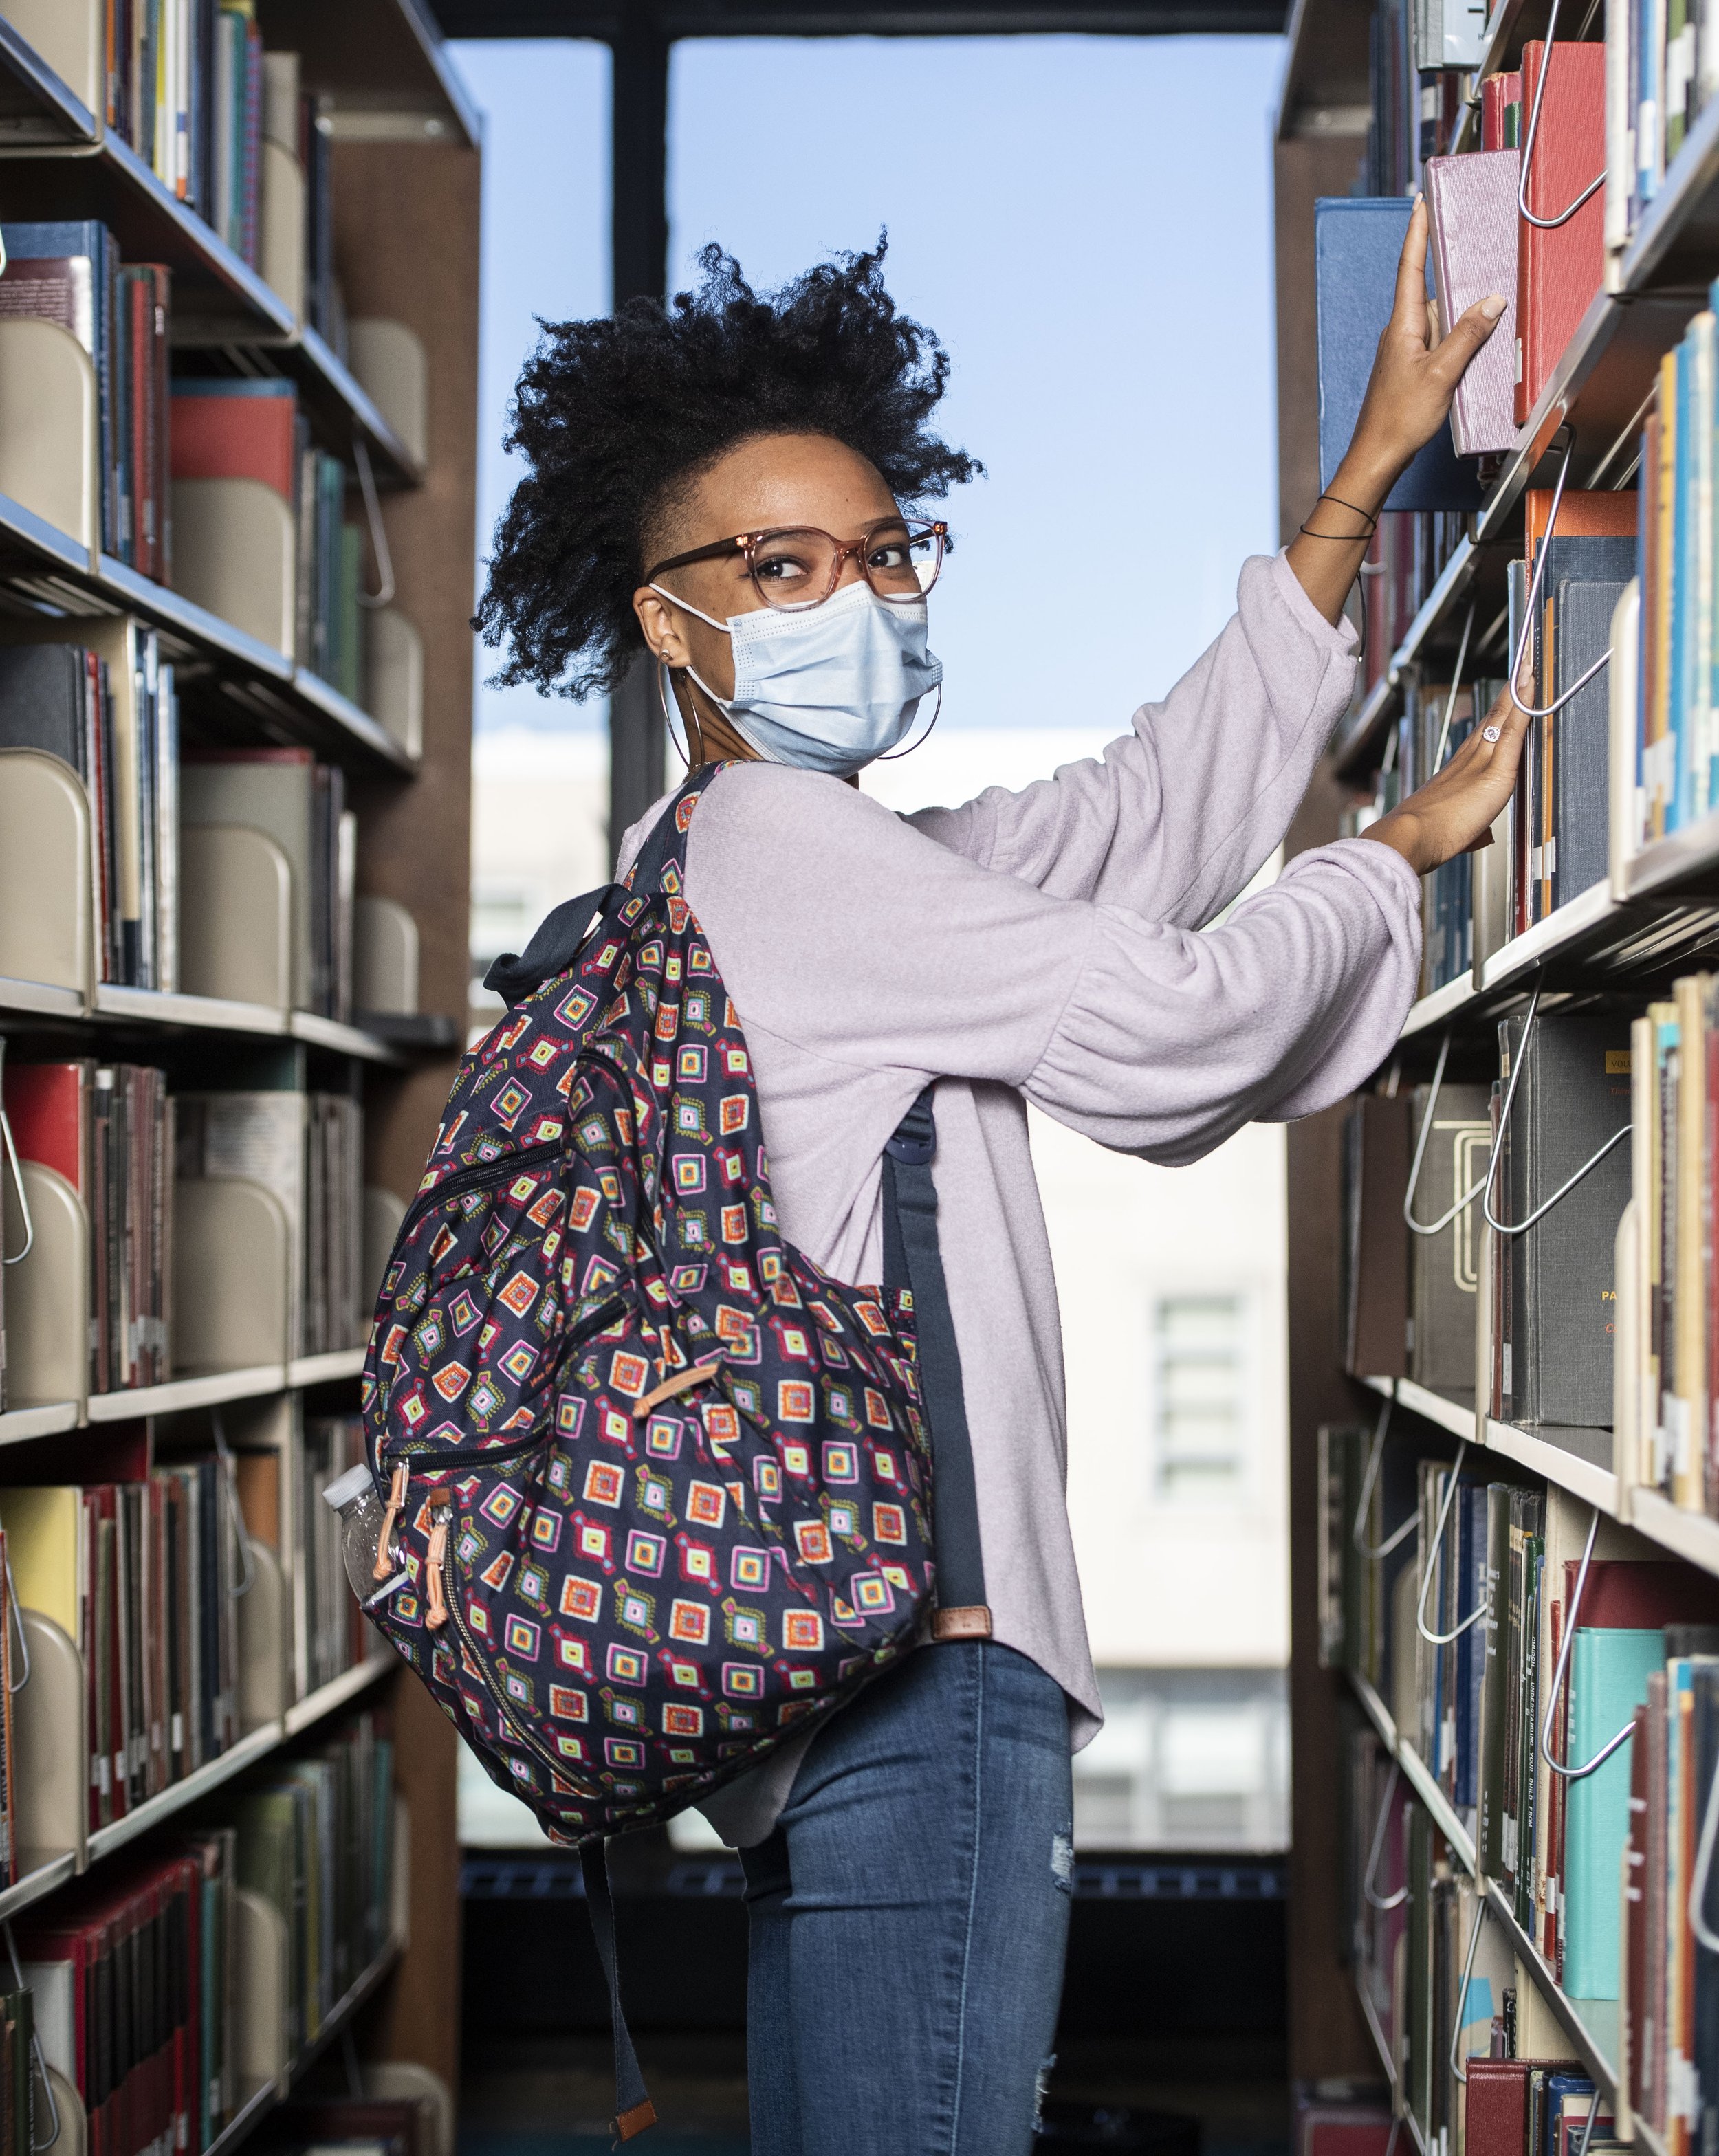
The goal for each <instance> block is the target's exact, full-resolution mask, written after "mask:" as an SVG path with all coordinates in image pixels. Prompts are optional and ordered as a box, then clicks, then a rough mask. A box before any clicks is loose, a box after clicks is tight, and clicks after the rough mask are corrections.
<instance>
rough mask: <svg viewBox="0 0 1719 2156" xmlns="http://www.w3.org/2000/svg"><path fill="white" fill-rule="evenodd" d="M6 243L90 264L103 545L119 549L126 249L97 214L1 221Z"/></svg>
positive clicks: (32, 253)
mask: <svg viewBox="0 0 1719 2156" xmlns="http://www.w3.org/2000/svg"><path fill="white" fill-rule="evenodd" d="M0 245H3V246H4V248H5V250H6V259H7V261H8V263H13V262H46V261H55V260H59V261H75V260H77V259H78V258H79V257H80V256H82V257H83V258H84V259H86V260H87V261H88V262H89V264H90V288H91V291H90V300H91V310H92V311H93V313H94V316H95V344H94V349H93V350H92V351H91V352H90V358H91V359H92V360H93V361H94V362H95V389H96V404H97V423H98V425H99V427H100V465H101V482H102V484H101V535H102V545H103V546H104V547H106V548H107V549H108V551H109V552H112V551H113V548H114V543H115V535H116V534H117V532H118V531H119V528H120V486H121V475H120V467H119V435H118V430H117V429H116V428H115V423H114V356H113V338H112V336H111V335H110V330H111V326H112V323H113V318H114V279H115V277H116V276H117V275H118V274H119V267H120V250H119V249H118V247H117V246H116V245H115V243H114V237H113V234H111V233H110V231H109V230H108V228H107V227H106V226H105V224H103V223H100V221H99V220H98V219H96V218H79V219H75V220H71V219H66V220H57V221H53V222H43V223H28V224H16V223H4V224H0Z"/></svg>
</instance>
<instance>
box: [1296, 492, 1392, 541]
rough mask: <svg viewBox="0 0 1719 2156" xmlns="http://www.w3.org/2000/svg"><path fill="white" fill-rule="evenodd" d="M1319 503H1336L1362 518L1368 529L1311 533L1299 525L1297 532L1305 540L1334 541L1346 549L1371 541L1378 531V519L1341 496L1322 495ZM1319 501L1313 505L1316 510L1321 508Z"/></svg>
mask: <svg viewBox="0 0 1719 2156" xmlns="http://www.w3.org/2000/svg"><path fill="white" fill-rule="evenodd" d="M1319 501H1334V502H1335V503H1336V504H1337V507H1338V508H1339V509H1347V511H1348V512H1349V514H1350V515H1351V516H1358V517H1360V518H1361V519H1362V521H1364V522H1365V524H1366V526H1367V529H1366V530H1365V531H1308V529H1307V527H1306V525H1305V524H1300V525H1297V526H1296V530H1297V531H1300V532H1301V534H1302V536H1304V537H1305V538H1308V539H1333V540H1336V541H1337V542H1339V544H1341V545H1343V546H1346V547H1358V546H1360V545H1361V544H1362V542H1363V541H1366V540H1368V539H1371V538H1372V536H1373V533H1374V532H1375V531H1378V517H1376V516H1369V515H1368V512H1367V511H1366V510H1364V509H1357V507H1356V506H1355V504H1354V503H1353V502H1352V501H1345V500H1343V497H1342V495H1340V494H1321V495H1320V497H1319ZM1319 501H1316V502H1315V503H1314V505H1313V506H1314V507H1315V508H1316V509H1317V508H1318V506H1319Z"/></svg>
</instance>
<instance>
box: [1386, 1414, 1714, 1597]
mask: <svg viewBox="0 0 1719 2156" xmlns="http://www.w3.org/2000/svg"><path fill="white" fill-rule="evenodd" d="M1359 1382H1360V1383H1362V1384H1363V1385H1365V1386H1366V1387H1367V1388H1368V1390H1369V1391H1370V1392H1373V1393H1377V1394H1379V1395H1380V1396H1381V1397H1382V1398H1385V1399H1388V1398H1390V1397H1391V1396H1392V1395H1393V1394H1394V1395H1395V1398H1396V1402H1397V1404H1398V1407H1399V1408H1404V1409H1408V1410H1409V1412H1410V1413H1411V1414H1418V1415H1420V1416H1422V1417H1423V1418H1424V1419H1425V1420H1427V1421H1429V1422H1432V1423H1436V1424H1438V1426H1439V1429H1441V1430H1448V1431H1449V1432H1450V1435H1452V1436H1453V1437H1460V1438H1465V1439H1466V1440H1468V1442H1469V1443H1470V1445H1476V1446H1479V1447H1481V1448H1483V1449H1484V1450H1486V1451H1489V1452H1496V1453H1497V1454H1498V1455H1500V1456H1501V1458H1503V1459H1506V1460H1514V1461H1515V1462H1516V1465H1517V1466H1520V1467H1526V1468H1527V1470H1528V1471H1529V1472H1530V1473H1531V1474H1534V1475H1539V1476H1544V1478H1545V1479H1546V1481H1548V1482H1553V1483H1556V1484H1557V1486H1558V1488H1559V1489H1561V1490H1568V1491H1569V1493H1570V1495H1571V1496H1573V1497H1579V1498H1580V1499H1581V1500H1582V1501H1583V1503H1584V1504H1588V1505H1592V1506H1593V1507H1595V1508H1596V1509H1597V1510H1598V1511H1599V1512H1604V1513H1605V1514H1606V1515H1607V1517H1609V1518H1610V1519H1614V1520H1617V1521H1619V1522H1620V1523H1621V1524H1622V1525H1623V1526H1624V1527H1633V1528H1634V1530H1635V1532H1637V1533H1638V1534H1639V1535H1645V1537H1647V1539H1648V1540H1649V1541H1650V1542H1653V1543H1658V1544H1659V1546H1660V1548H1662V1549H1666V1550H1670V1552H1671V1553H1672V1554H1673V1555H1674V1556H1675V1557H1681V1558H1683V1560H1684V1561H1685V1563H1688V1564H1692V1565H1695V1566H1696V1567H1698V1568H1700V1569H1701V1571H1702V1572H1710V1573H1714V1574H1715V1575H1716V1576H1719V1520H1715V1519H1711V1518H1710V1517H1708V1516H1707V1514H1706V1513H1705V1512H1688V1511H1686V1510H1685V1509H1684V1507H1681V1506H1680V1505H1674V1504H1672V1503H1671V1501H1670V1499H1669V1498H1667V1497H1665V1496H1662V1495H1661V1494H1660V1491H1657V1490H1650V1489H1648V1488H1646V1487H1645V1486H1643V1485H1641V1484H1639V1483H1631V1484H1628V1485H1625V1484H1623V1483H1621V1482H1620V1481H1619V1478H1618V1476H1617V1475H1616V1473H1615V1472H1614V1470H1613V1469H1612V1468H1611V1467H1609V1466H1605V1465H1604V1464H1602V1462H1601V1461H1600V1460H1597V1459H1592V1458H1588V1457H1584V1455H1583V1453H1582V1452H1581V1451H1578V1450H1574V1449H1573V1448H1574V1446H1576V1445H1585V1446H1586V1447H1588V1450H1590V1451H1592V1452H1597V1453H1602V1454H1609V1451H1610V1450H1611V1446H1612V1433H1611V1432H1610V1431H1609V1430H1566V1431H1562V1432H1561V1433H1559V1434H1558V1435H1561V1436H1562V1438H1563V1439H1564V1440H1567V1441H1566V1442H1564V1443H1560V1442H1558V1438H1557V1436H1553V1435H1547V1434H1546V1433H1545V1432H1542V1431H1537V1430H1521V1429H1518V1428H1517V1427H1516V1424H1513V1423H1506V1422H1495V1421H1494V1420H1493V1419H1492V1418H1491V1416H1490V1415H1488V1416H1487V1417H1486V1428H1485V1430H1484V1431H1476V1430H1475V1414H1474V1410H1473V1409H1472V1408H1469V1407H1465V1406H1464V1405H1463V1404H1461V1403H1460V1402H1459V1401H1456V1400H1451V1399H1445V1398H1444V1396H1443V1395H1442V1394H1439V1393H1434V1392H1429V1391H1428V1390H1427V1389H1426V1387H1425V1386H1424V1385H1417V1384H1415V1383H1413V1382H1412V1381H1411V1380H1409V1378H1361V1379H1360V1380H1359Z"/></svg>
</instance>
